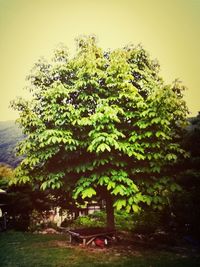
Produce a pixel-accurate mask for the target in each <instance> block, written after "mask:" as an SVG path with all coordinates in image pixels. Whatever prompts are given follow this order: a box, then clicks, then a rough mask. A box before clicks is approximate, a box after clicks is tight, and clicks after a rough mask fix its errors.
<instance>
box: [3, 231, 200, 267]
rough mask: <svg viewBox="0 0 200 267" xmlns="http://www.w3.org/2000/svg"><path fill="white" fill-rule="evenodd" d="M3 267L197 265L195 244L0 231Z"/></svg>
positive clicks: (158, 266)
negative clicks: (168, 245) (103, 242)
mask: <svg viewBox="0 0 200 267" xmlns="http://www.w3.org/2000/svg"><path fill="white" fill-rule="evenodd" d="M0 266H2V267H65V266H67V267H71V266H72V267H100V266H101V267H102V266H108V267H122V266H125V267H131V266H133V267H196V266H200V255H199V253H197V251H194V250H193V249H192V248H182V249H181V248H180V249H171V250H170V249H158V248H148V247H142V246H141V245H140V246H134V245H132V246H130V245H127V246H126V243H124V242H123V243H121V244H118V245H114V246H111V247H109V248H105V249H98V248H92V247H88V248H83V247H80V246H78V245H70V244H69V243H68V238H67V236H66V235H61V234H60V235H39V234H30V233H21V232H3V233H0Z"/></svg>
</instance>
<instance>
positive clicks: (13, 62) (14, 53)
mask: <svg viewBox="0 0 200 267" xmlns="http://www.w3.org/2000/svg"><path fill="white" fill-rule="evenodd" d="M81 34H96V35H97V37H98V40H99V45H100V46H101V47H103V48H105V49H107V48H111V49H112V48H116V47H122V46H124V45H125V44H127V43H134V44H138V43H141V44H142V45H143V46H144V48H145V49H146V50H147V51H148V52H149V53H150V55H151V57H152V58H157V59H158V60H159V62H160V64H161V73H162V76H163V77H164V79H165V80H166V82H172V81H173V80H174V79H175V78H179V79H180V80H182V81H183V84H184V85H185V86H187V87H188V90H187V92H186V94H185V100H186V102H187V105H188V107H189V110H190V112H191V115H197V112H198V111H199V110H200V104H199V97H200V92H199V89H200V88H199V85H200V73H199V70H200V53H199V48H200V0H139V1H138V0H0V90H1V94H0V97H1V100H0V121H1V120H9V119H15V118H16V117H17V114H16V113H15V112H14V111H12V110H11V109H9V108H8V106H9V102H10V101H11V100H13V99H14V98H16V96H28V93H27V92H26V91H25V90H24V89H23V88H24V86H25V77H26V75H27V74H29V73H30V69H31V67H32V66H33V64H34V62H36V61H37V59H38V58H39V57H41V56H49V55H51V52H52V51H53V50H54V48H55V47H56V46H57V44H58V43H60V42H64V43H65V44H66V45H67V46H68V47H69V48H71V49H73V47H74V46H75V43H74V38H76V37H77V36H78V35H81Z"/></svg>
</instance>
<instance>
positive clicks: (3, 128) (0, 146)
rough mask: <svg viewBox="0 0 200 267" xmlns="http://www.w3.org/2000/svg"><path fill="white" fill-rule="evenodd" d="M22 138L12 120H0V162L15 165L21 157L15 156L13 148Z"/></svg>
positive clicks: (20, 132)
mask: <svg viewBox="0 0 200 267" xmlns="http://www.w3.org/2000/svg"><path fill="white" fill-rule="evenodd" d="M22 139H23V134H22V131H21V130H20V129H19V128H18V126H17V125H16V124H15V122H14V121H0V163H6V164H8V165H10V166H12V167H16V166H17V164H18V163H19V162H20V160H21V159H20V158H19V157H16V156H15V151H14V149H15V146H16V144H17V143H18V142H19V141H21V140H22Z"/></svg>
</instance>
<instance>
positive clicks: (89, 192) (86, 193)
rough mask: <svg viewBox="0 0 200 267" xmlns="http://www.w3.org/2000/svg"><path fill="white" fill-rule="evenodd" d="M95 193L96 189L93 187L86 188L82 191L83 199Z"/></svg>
mask: <svg viewBox="0 0 200 267" xmlns="http://www.w3.org/2000/svg"><path fill="white" fill-rule="evenodd" d="M93 195H96V191H95V190H94V188H92V187H89V188H87V189H84V190H83V192H82V198H83V199H84V198H86V197H89V198H91V196H93Z"/></svg>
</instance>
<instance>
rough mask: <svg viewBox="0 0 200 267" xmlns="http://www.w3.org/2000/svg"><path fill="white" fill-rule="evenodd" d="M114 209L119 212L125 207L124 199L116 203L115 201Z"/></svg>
mask: <svg viewBox="0 0 200 267" xmlns="http://www.w3.org/2000/svg"><path fill="white" fill-rule="evenodd" d="M113 206H114V207H116V209H117V210H121V209H122V207H125V206H126V200H125V199H118V200H117V201H115V203H114V205H113Z"/></svg>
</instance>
